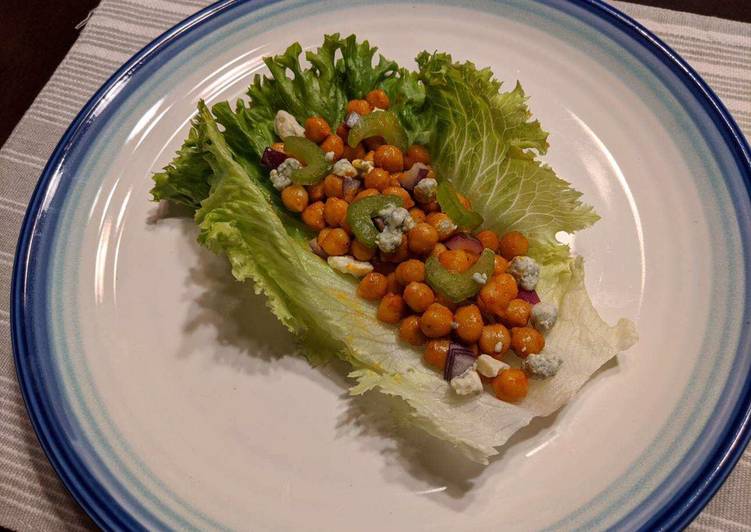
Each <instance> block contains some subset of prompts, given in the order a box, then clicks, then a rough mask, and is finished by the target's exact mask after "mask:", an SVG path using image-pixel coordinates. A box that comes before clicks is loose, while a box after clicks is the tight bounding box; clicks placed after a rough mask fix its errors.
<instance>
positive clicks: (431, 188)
mask: <svg viewBox="0 0 751 532" xmlns="http://www.w3.org/2000/svg"><path fill="white" fill-rule="evenodd" d="M436 190H438V181H436V180H435V179H433V178H432V177H426V178H424V179H420V180H419V181H418V182H417V184H416V185H415V188H414V190H413V193H414V195H415V199H416V200H417V201H419V202H420V203H430V202H431V201H433V200H434V199H435V195H436Z"/></svg>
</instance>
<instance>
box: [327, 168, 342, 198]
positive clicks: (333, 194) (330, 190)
mask: <svg viewBox="0 0 751 532" xmlns="http://www.w3.org/2000/svg"><path fill="white" fill-rule="evenodd" d="M323 193H324V194H326V196H327V197H329V198H341V197H342V196H344V179H342V178H341V177H339V176H338V175H334V174H329V175H327V176H326V178H325V179H324V180H323Z"/></svg>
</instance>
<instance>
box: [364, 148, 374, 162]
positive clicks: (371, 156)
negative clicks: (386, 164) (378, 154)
mask: <svg viewBox="0 0 751 532" xmlns="http://www.w3.org/2000/svg"><path fill="white" fill-rule="evenodd" d="M362 159H363V160H364V161H370V162H371V163H372V162H373V161H374V160H375V152H374V151H373V150H369V151H368V153H366V154H365V157H363V158H362Z"/></svg>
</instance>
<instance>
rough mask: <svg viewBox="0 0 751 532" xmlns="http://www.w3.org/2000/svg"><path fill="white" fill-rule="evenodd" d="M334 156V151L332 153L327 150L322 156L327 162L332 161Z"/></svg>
mask: <svg viewBox="0 0 751 532" xmlns="http://www.w3.org/2000/svg"><path fill="white" fill-rule="evenodd" d="M335 157H336V153H334V152H333V151H327V152H326V153H325V154H324V155H323V158H324V159H326V161H327V162H331V161H333V160H334V158H335Z"/></svg>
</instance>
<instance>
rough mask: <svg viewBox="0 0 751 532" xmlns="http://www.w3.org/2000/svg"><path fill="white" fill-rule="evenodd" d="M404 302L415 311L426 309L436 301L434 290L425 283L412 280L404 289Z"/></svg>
mask: <svg viewBox="0 0 751 532" xmlns="http://www.w3.org/2000/svg"><path fill="white" fill-rule="evenodd" d="M402 296H403V297H404V302H405V303H407V305H409V308H411V309H412V310H414V311H415V312H425V310H426V309H427V308H428V307H429V306H430V305H432V304H433V303H434V302H435V294H433V290H432V289H431V288H430V287H429V286H428V285H426V284H425V283H419V282H414V281H413V282H411V283H409V284H408V285H407V287H406V288H405V289H404V294H402Z"/></svg>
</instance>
